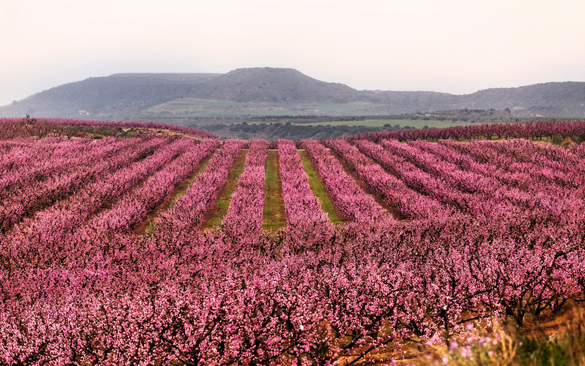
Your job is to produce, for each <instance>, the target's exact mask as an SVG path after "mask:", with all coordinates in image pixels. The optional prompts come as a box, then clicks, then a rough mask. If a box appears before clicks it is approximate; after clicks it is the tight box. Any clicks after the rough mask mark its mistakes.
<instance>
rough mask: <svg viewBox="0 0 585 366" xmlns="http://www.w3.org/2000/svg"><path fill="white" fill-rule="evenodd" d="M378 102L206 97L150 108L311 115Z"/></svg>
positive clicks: (192, 113) (187, 113)
mask: <svg viewBox="0 0 585 366" xmlns="http://www.w3.org/2000/svg"><path fill="white" fill-rule="evenodd" d="M373 107H379V105H377V104H358V103H346V104H314V103H298V104H285V103H237V102H221V101H212V100H202V99H194V98H184V99H176V100H173V101H170V102H167V103H163V104H159V105H157V106H154V107H151V108H149V109H148V110H147V111H148V112H152V113H161V112H169V113H172V114H173V115H176V116H182V117H213V116H234V117H236V116H296V115H307V114H324V115H328V114H337V115H343V114H347V113H351V114H355V113H356V112H360V113H363V114H368V110H370V109H371V108H373Z"/></svg>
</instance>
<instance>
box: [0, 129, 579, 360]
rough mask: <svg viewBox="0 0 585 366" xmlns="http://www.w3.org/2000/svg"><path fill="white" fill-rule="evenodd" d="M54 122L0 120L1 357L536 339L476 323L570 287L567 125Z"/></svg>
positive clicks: (527, 313)
mask: <svg viewBox="0 0 585 366" xmlns="http://www.w3.org/2000/svg"><path fill="white" fill-rule="evenodd" d="M79 123H87V122H79ZM65 124H66V125H70V126H71V125H76V124H77V122H75V121H67V120H60V121H59V120H39V121H34V122H32V121H30V120H23V121H20V120H0V263H1V264H2V265H1V266H0V330H1V331H0V365H43V364H51V365H53V364H54V365H114V364H115V365H229V364H245V365H252V364H255V365H350V364H354V365H358V364H359V365H362V364H380V365H384V364H391V363H393V362H396V360H410V361H412V362H417V363H419V364H421V363H424V362H423V361H424V360H426V358H424V357H423V358H420V357H422V356H421V355H423V356H425V355H431V356H432V357H434V356H433V355H435V356H437V355H438V353H436V352H435V351H436V349H437V347H439V346H442V347H443V349H444V350H446V351H445V352H447V354H446V355H442V356H440V357H447V361H449V360H451V361H453V362H455V361H456V360H455V358H457V357H459V358H461V359H466V357H467V358H468V356H469V355H476V356H475V357H477V355H478V354H479V353H477V352H479V351H478V349H479V350H480V351H481V349H484V350H486V352H488V351H489V352H496V354H501V353H502V350H503V348H502V347H504V345H510V347H512V346H513V347H515V348H514V349H515V350H517V352H518V354H520V353H522V352H524V353H525V354H527V355H528V356H527V357H533V355H534V353H530V352H533V351H532V348H527V347H528V345H529V342H528V341H527V340H524V342H525V343H526V345H524V346H523V345H522V344H519V343H518V342H516V341H514V340H511V341H510V340H509V338H505V337H504V336H498V337H499V338H492V339H490V340H489V342H490V344H489V347H493V350H492V349H489V350H488V349H487V348H486V347H488V346H487V345H486V344H487V341H485V339H486V336H485V332H491V333H490V336H492V335H491V334H496V333H497V327H498V326H499V324H502V325H509V324H512V323H513V324H516V325H517V326H518V327H519V328H518V329H523V330H526V331H534V330H535V329H536V328H537V326H538V324H552V323H554V321H551V319H553V320H554V319H557V320H558V319H559V317H563V316H565V317H566V316H567V315H566V314H568V311H569V310H571V309H573V308H576V305H575V304H576V303H577V302H578V301H580V300H582V299H583V295H584V294H585V245H584V241H585V216H584V214H583V213H584V212H585V181H584V180H583V176H585V175H584V174H585V164H584V162H585V145H583V144H578V143H572V142H571V138H572V139H574V140H575V141H577V140H578V141H581V140H580V139H581V137H579V136H585V135H584V134H585V122H536V123H526V124H516V125H504V124H498V125H489V126H488V125H481V126H480V125H478V126H476V125H474V126H459V127H453V128H450V129H442V130H441V129H431V130H414V131H390V132H379V133H371V134H364V135H359V136H353V137H351V138H348V139H335V140H327V141H315V140H304V141H297V142H294V141H291V140H278V141H274V142H267V141H262V140H255V141H242V140H228V141H224V142H220V141H218V140H216V139H213V138H210V137H213V136H210V135H208V134H206V133H204V132H200V131H197V130H182V131H181V134H182V135H174V136H169V135H165V134H163V133H159V132H158V131H159V129H162V128H163V127H164V126H157V128H155V129H153V130H154V131H153V130H149V133H148V134H144V135H140V136H139V137H136V136H134V137H106V138H100V139H94V138H92V137H91V136H86V137H75V138H67V137H66V136H57V135H51V134H50V133H49V132H50V131H58V130H59V128H60V127H59V126H62V125H65ZM111 127H112V128H117V127H118V126H117V125H116V124H114V123H113V124H112V125H111ZM151 127H152V126H151ZM39 136H42V138H39ZM552 138H556V139H558V138H560V139H561V141H563V140H564V141H565V142H563V146H562V147H561V146H556V145H553V144H550V143H541V142H542V141H543V139H552ZM491 139H497V140H498V141H489V140H491ZM470 141H471V142H470ZM547 322H548V323H547ZM557 323H558V321H557ZM579 324H581V323H579ZM583 324H585V322H583ZM555 326H558V324H557V325H555ZM551 327H552V325H551ZM538 329H541V328H538ZM550 329H552V328H550ZM550 329H549V330H550ZM482 332H483V333H482ZM497 334H504V333H497ZM492 337H494V336H492ZM502 337H504V338H502ZM492 341H493V342H495V343H493V342H492ZM506 342H508V343H506ZM515 342H516V343H515ZM531 342H532V341H531ZM456 344H458V345H459V346H454V345H456ZM530 344H532V343H530ZM458 347H459V348H458ZM466 347H467V348H466ZM478 347H479V348H478ZM481 347H484V348H481ZM455 349H456V351H457V352H458V353H457V355H455V354H454V353H453V352H455V351H453V350H455ZM450 350H451V351H453V352H452V353H449V352H451V351H450ZM433 352H435V353H433ZM474 352H475V353H474ZM486 354H487V353H486ZM584 354H585V353H584ZM466 355H467V356H466ZM531 355H532V356H531ZM437 357H439V356H437ZM449 357H451V358H449ZM486 357H487V356H486ZM490 357H491V356H490ZM494 357H495V356H494ZM567 357H569V356H567ZM571 357H572V356H571ZM492 358H493V357H492ZM421 360H423V361H421ZM439 361H440V362H443V361H442V359H441V358H439ZM403 362H407V361H403ZM428 362H430V363H431V364H433V363H432V362H431V361H428ZM433 362H434V361H433ZM498 362H499V361H498ZM485 364H494V365H495V364H498V363H496V361H493V362H492V363H485ZM499 364H503V363H499Z"/></svg>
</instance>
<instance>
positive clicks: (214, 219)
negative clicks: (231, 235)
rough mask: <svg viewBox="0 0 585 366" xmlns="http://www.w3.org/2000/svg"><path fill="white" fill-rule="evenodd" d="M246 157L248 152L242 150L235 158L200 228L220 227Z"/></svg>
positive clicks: (242, 170)
mask: <svg viewBox="0 0 585 366" xmlns="http://www.w3.org/2000/svg"><path fill="white" fill-rule="evenodd" d="M246 155H248V151H247V150H242V152H240V154H239V155H238V156H237V158H236V160H235V161H234V165H233V166H232V168H231V169H230V172H229V174H228V178H227V180H226V183H225V184H224V186H223V187H222V188H221V189H220V191H219V192H218V194H217V200H216V201H215V206H214V207H213V208H212V209H211V210H210V212H209V215H208V217H207V220H206V221H205V222H204V223H203V225H202V227H204V228H211V227H214V226H219V225H221V221H222V220H223V218H224V216H225V214H226V213H227V210H228V208H229V207H230V201H231V198H232V194H233V193H234V192H235V191H236V187H237V186H238V180H239V178H240V175H241V174H242V172H244V168H245V166H246Z"/></svg>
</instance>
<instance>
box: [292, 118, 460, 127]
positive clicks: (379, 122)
mask: <svg viewBox="0 0 585 366" xmlns="http://www.w3.org/2000/svg"><path fill="white" fill-rule="evenodd" d="M293 124H296V125H305V126H327V125H329V126H332V127H334V126H364V127H388V128H390V127H396V126H398V127H400V128H403V127H407V126H408V127H414V128H424V127H425V126H427V127H429V128H447V127H455V126H467V125H470V124H471V123H470V122H452V121H438V120H428V121H425V120H410V119H367V120H363V121H333V122H314V123H294V122H293ZM388 125H390V126H388Z"/></svg>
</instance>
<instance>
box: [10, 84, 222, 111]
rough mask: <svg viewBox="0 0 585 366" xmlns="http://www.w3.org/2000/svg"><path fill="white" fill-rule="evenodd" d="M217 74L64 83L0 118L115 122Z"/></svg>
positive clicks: (180, 93) (188, 89)
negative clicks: (22, 117) (25, 116)
mask: <svg viewBox="0 0 585 366" xmlns="http://www.w3.org/2000/svg"><path fill="white" fill-rule="evenodd" d="M218 75H219V74H114V75H111V76H108V77H95V78H89V79H85V80H83V81H78V82H74V83H69V84H64V85H61V86H58V87H55V88H51V89H49V90H45V91H42V92H40V93H37V94H34V95H32V96H30V97H28V98H26V99H23V100H21V101H19V102H16V103H12V104H11V105H9V106H6V107H3V108H0V116H5V117H21V116H23V115H24V114H26V113H28V114H31V115H35V116H42V117H57V118H78V117H81V118H84V117H86V118H91V119H96V118H104V119H108V118H111V119H115V118H124V117H127V116H138V115H140V114H141V113H142V111H143V110H145V109H147V108H149V107H151V106H154V105H158V104H161V103H165V102H168V101H170V100H174V99H177V98H181V97H183V96H185V95H186V94H187V93H189V92H191V90H192V89H193V88H194V87H195V86H196V85H198V84H201V83H202V82H205V81H206V80H209V79H212V78H214V77H217V76H218Z"/></svg>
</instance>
